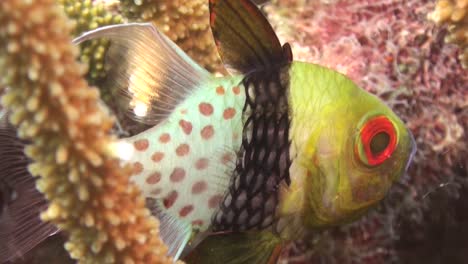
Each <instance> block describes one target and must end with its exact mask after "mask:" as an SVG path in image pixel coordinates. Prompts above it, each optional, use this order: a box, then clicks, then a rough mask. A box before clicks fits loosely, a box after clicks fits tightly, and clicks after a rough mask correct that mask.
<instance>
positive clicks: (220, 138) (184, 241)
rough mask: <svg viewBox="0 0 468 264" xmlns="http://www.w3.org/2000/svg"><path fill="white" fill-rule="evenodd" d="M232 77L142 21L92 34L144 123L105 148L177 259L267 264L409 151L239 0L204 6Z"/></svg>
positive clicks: (407, 140)
mask: <svg viewBox="0 0 468 264" xmlns="http://www.w3.org/2000/svg"><path fill="white" fill-rule="evenodd" d="M209 5H210V26H211V29H212V32H213V36H214V39H215V42H216V46H217V48H218V51H219V53H220V56H221V58H222V60H223V62H224V64H225V66H226V68H227V69H228V70H229V71H230V73H231V74H232V75H229V76H225V77H216V76H214V75H212V74H210V73H208V72H207V71H205V70H204V69H203V68H201V67H200V66H199V65H197V64H196V63H195V62H193V61H192V60H191V59H190V58H189V57H188V56H187V55H186V54H185V53H184V52H183V51H182V50H180V49H179V48H178V47H177V46H176V45H175V44H174V43H172V42H171V41H170V40H169V39H168V38H167V37H166V36H164V35H163V34H162V33H160V32H159V31H158V30H157V29H156V28H155V27H154V26H152V25H151V24H138V23H132V24H124V25H114V26H107V27H103V28H99V29H96V30H93V31H90V32H88V33H85V34H84V35H82V36H80V37H79V38H77V39H76V40H75V43H82V42H84V41H87V40H91V39H96V38H108V39H110V41H111V47H110V50H109V51H108V55H107V58H108V60H107V64H108V65H110V72H109V75H108V76H109V77H108V78H109V80H110V82H111V84H110V85H113V86H112V87H116V89H119V90H120V91H121V92H122V93H121V95H123V96H119V99H122V100H124V102H125V105H127V106H128V110H129V111H128V113H129V114H130V115H132V117H133V118H135V119H136V120H139V121H140V122H143V123H145V124H150V125H152V126H153V127H152V128H150V129H148V130H146V131H144V132H142V133H139V134H137V135H135V136H132V137H130V138H124V139H121V140H120V141H119V142H117V143H116V144H115V145H114V149H115V153H116V155H118V156H119V157H120V158H122V159H123V160H125V161H127V162H130V163H131V164H133V168H134V171H133V175H132V181H133V182H134V183H135V184H137V185H138V186H139V187H140V188H141V190H142V192H143V194H144V195H145V197H146V201H147V206H148V208H149V209H150V210H151V211H152V213H153V214H154V215H155V216H157V217H158V218H159V220H160V221H161V236H162V238H163V240H164V241H165V242H166V244H167V245H168V247H169V254H170V255H171V256H173V257H174V258H175V259H178V258H183V259H184V260H185V261H187V262H188V263H274V262H275V261H276V259H277V257H278V256H279V252H280V249H281V246H282V245H283V244H285V243H287V242H289V241H292V240H296V239H300V238H301V237H302V235H303V234H304V233H305V232H306V231H310V230H314V229H321V228H326V227H331V226H336V225H340V224H344V223H347V222H350V221H353V220H355V219H357V218H358V217H360V216H362V215H363V214H365V213H366V212H367V211H368V210H369V209H370V208H371V207H373V206H375V205H376V204H377V203H378V202H379V201H381V200H382V199H383V198H384V197H385V194H386V193H387V192H388V190H389V188H390V187H391V186H392V183H393V182H395V181H396V180H398V179H399V177H400V176H401V175H403V174H404V173H405V172H406V170H407V168H408V166H409V163H410V161H411V158H412V155H413V152H414V151H415V144H414V141H413V138H412V135H411V133H410V132H409V130H408V129H407V128H406V127H405V125H404V124H403V122H402V121H401V120H400V119H399V118H398V117H397V116H396V115H395V113H393V112H392V110H391V109H390V108H388V107H387V106H386V105H385V104H384V103H382V102H381V101H380V100H379V99H378V98H377V97H375V96H373V95H371V94H369V93H367V92H366V91H365V90H363V89H361V88H359V87H358V86H357V85H356V84H354V83H353V82H352V81H351V80H349V79H348V78H347V77H345V76H344V75H342V74H340V73H338V72H335V71H333V70H331V69H327V68H324V67H321V66H319V65H315V64H310V63H305V62H299V61H294V60H293V55H292V51H291V48H290V46H289V44H288V43H286V44H284V45H281V44H280V42H279V40H278V38H277V36H276V35H275V33H274V31H273V29H272V27H271V25H270V24H269V23H268V21H267V19H266V18H265V17H264V16H263V14H262V13H261V11H260V10H259V9H258V7H257V6H256V5H255V4H253V3H252V2H250V1H249V0H225V1H222V0H219V1H216V0H211V1H209Z"/></svg>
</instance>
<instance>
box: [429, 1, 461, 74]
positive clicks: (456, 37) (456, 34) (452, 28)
mask: <svg viewBox="0 0 468 264" xmlns="http://www.w3.org/2000/svg"><path fill="white" fill-rule="evenodd" d="M428 17H429V19H431V20H433V21H434V22H436V23H437V24H439V25H440V24H447V25H448V30H449V35H448V36H447V38H446V40H447V42H450V43H455V44H457V45H459V46H460V48H461V50H462V53H461V54H460V60H461V62H462V65H463V67H465V68H468V0H439V1H438V2H437V5H436V8H435V10H434V12H432V13H430V14H429V15H428Z"/></svg>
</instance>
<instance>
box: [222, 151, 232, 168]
mask: <svg viewBox="0 0 468 264" xmlns="http://www.w3.org/2000/svg"><path fill="white" fill-rule="evenodd" d="M231 161H232V154H231V153H224V155H223V156H222V157H221V163H222V164H225V165H226V164H228V163H229V162H231Z"/></svg>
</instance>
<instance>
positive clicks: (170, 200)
mask: <svg viewBox="0 0 468 264" xmlns="http://www.w3.org/2000/svg"><path fill="white" fill-rule="evenodd" d="M178 196H179V194H178V193H177V191H172V192H170V193H169V194H168V195H167V196H166V197H165V198H164V199H163V205H164V207H166V208H171V207H172V206H173V205H174V203H175V201H176V200H177V197H178Z"/></svg>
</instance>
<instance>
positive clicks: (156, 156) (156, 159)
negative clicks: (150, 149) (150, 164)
mask: <svg viewBox="0 0 468 264" xmlns="http://www.w3.org/2000/svg"><path fill="white" fill-rule="evenodd" d="M163 158H164V153H162V152H155V153H154V154H153V155H151V160H152V161H154V162H160V161H161V160H162V159H163Z"/></svg>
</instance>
